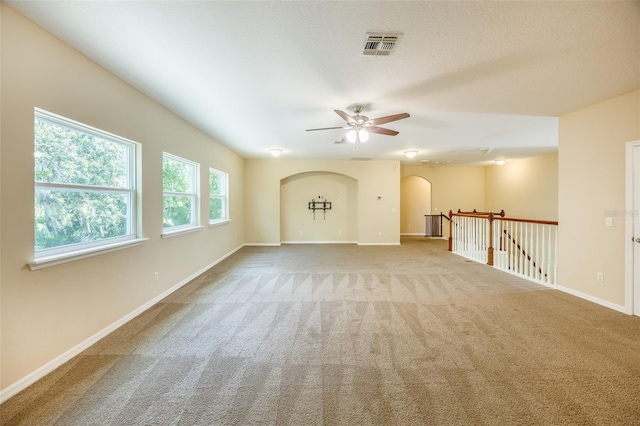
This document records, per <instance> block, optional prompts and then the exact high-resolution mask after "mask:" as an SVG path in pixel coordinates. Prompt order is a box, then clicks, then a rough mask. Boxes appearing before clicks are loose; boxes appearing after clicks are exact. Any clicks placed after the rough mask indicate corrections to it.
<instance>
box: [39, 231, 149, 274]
mask: <svg viewBox="0 0 640 426" xmlns="http://www.w3.org/2000/svg"><path fill="white" fill-rule="evenodd" d="M147 240H148V238H136V239H133V240H127V241H122V242H119V243H114V244H108V245H104V246H100V247H92V248H90V249H85V250H78V251H72V252H69V253H63V254H56V255H53V256H46V257H41V258H39V259H35V260H33V261H31V262H28V263H27V268H29V270H30V271H36V270H38V269H43V268H49V267H51V266H56V265H61V264H63V263H69V262H74V261H76V260H80V259H85V258H87V257H93V256H98V255H100V254H104V253H109V252H111V251H116V250H120V249H124V248H128V247H133V246H137V245H139V244H142V243H143V242H145V241H147Z"/></svg>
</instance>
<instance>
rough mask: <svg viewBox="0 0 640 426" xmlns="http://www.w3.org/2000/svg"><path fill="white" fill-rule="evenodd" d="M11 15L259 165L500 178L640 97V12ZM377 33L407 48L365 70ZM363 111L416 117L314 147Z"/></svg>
mask: <svg viewBox="0 0 640 426" xmlns="http://www.w3.org/2000/svg"><path fill="white" fill-rule="evenodd" d="M5 3H6V4H8V5H9V6H10V7H12V8H14V9H16V10H17V11H19V12H20V13H22V14H23V15H25V16H26V17H27V18H29V19H31V20H32V21H34V22H35V23H37V24H39V25H40V26H42V27H43V28H45V29H46V30H47V31H49V32H51V33H53V34H54V35H56V36H57V37H59V38H60V39H62V40H63V41H65V42H66V43H67V44H69V45H71V46H72V47H74V48H75V49H77V50H78V51H80V52H82V53H83V54H85V55H86V56H88V57H89V58H91V59H92V60H93V61H95V62H97V63H98V64H100V65H101V66H102V67H104V68H106V69H107V70H109V71H111V72H112V73H114V74H115V75H117V76H119V77H120V78H121V79H123V80H124V81H126V82H128V83H129V84H131V85H132V86H134V87H136V88H137V89H138V90H140V91H142V92H143V93H145V94H147V95H148V96H150V97H151V98H153V99H155V100H157V101H158V102H159V103H161V104H163V105H164V106H165V107H166V108H168V109H169V110H171V111H173V112H174V113H175V114H177V115H179V116H181V117H183V118H184V119H185V120H186V121H188V122H190V123H191V124H193V125H194V126H196V127H198V128H199V129H201V130H202V131H203V132H205V133H207V134H209V135H210V136H211V137H213V138H215V139H216V140H218V141H220V142H221V143H222V144H224V145H226V146H228V147H230V148H231V149H233V150H234V151H236V152H237V153H239V154H240V155H242V156H243V157H245V158H267V157H269V156H270V154H269V149H270V148H280V149H282V150H283V153H282V156H281V158H316V159H354V158H356V159H368V158H373V159H394V160H401V161H402V162H403V164H420V163H421V162H422V163H423V164H425V163H426V162H427V161H429V163H426V164H442V165H452V166H453V165H482V164H493V161H494V160H496V159H514V158H522V157H527V156H532V155H538V154H542V153H546V152H551V151H555V150H557V146H558V117H559V116H561V115H564V114H567V113H569V112H572V111H575V110H577V109H580V108H583V107H586V106H589V105H592V104H595V103H597V102H600V101H603V100H605V99H609V98H611V97H614V96H617V95H621V94H624V93H628V92H630V91H633V90H635V89H638V88H640V1H617V2H608V1H606V2H604V1H602V2H601V1H595V2H594V1H591V2H582V1H568V2H546V1H531V2H520V1H503V2H495V1H473V2H461V1H419V2H410V1H389V2H385V1H374V2H366V1H336V2H329V1H291V2H289V1H177V0H174V1H126V0H125V1H18V2H15V1H5ZM368 32H400V33H402V37H401V38H400V41H399V43H398V44H397V47H396V50H395V52H394V53H393V54H392V55H390V56H384V57H383V56H365V55H362V48H363V44H364V41H365V38H366V35H367V33H368ZM355 104H363V105H365V107H366V108H365V111H364V114H365V115H367V116H368V117H371V118H375V117H379V116H385V115H391V114H396V113H401V112H407V113H409V114H410V115H411V117H410V118H406V119H404V120H401V121H396V122H393V123H388V124H385V125H383V126H382V127H386V128H389V129H393V130H396V131H399V132H400V133H399V135H397V136H385V135H377V134H373V135H372V136H371V139H370V140H369V141H368V142H367V143H365V144H361V145H360V146H359V148H358V150H357V151H356V150H355V149H354V148H355V146H354V145H353V144H336V143H335V142H336V141H338V140H340V139H342V137H343V135H344V133H345V130H342V129H338V130H325V131H316V132H306V131H305V129H309V128H318V127H334V126H342V125H343V124H344V121H343V120H342V119H341V118H340V117H339V116H338V115H337V114H336V113H335V112H333V110H336V109H337V110H342V111H346V112H348V113H350V114H353V112H352V110H351V109H350V108H352V107H353V105H355ZM484 148H487V149H489V150H490V152H488V153H483V152H482V151H481V149H484ZM407 150H417V151H419V152H418V155H417V156H416V157H415V158H414V159H411V160H409V159H407V158H406V157H404V155H403V152H404V151H407ZM484 151H487V150H486V149H485V150H484Z"/></svg>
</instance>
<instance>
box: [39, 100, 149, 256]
mask: <svg viewBox="0 0 640 426" xmlns="http://www.w3.org/2000/svg"><path fill="white" fill-rule="evenodd" d="M34 145H35V149H34V157H35V161H34V164H35V221H34V225H35V229H34V230H35V241H34V242H35V258H36V260H37V259H42V258H45V257H48V256H53V255H63V254H69V253H74V252H78V251H80V250H85V249H90V248H96V247H102V246H107V245H111V244H114V243H120V242H123V241H127V240H133V239H135V237H136V202H137V201H136V182H137V177H136V168H135V165H136V149H137V147H138V144H136V143H135V142H131V141H128V140H126V139H123V138H120V137H118V136H115V135H112V134H109V133H106V132H103V131H101V130H97V129H94V128H91V127H89V126H86V125H84V124H81V123H77V122H75V121H72V120H69V119H66V118H63V117H60V116H57V115H55V114H52V113H49V112H46V111H43V110H39V109H36V110H35V114H34Z"/></svg>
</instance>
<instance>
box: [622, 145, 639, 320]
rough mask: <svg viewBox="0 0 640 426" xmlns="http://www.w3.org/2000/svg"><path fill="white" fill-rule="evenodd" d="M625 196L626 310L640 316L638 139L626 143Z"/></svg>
mask: <svg viewBox="0 0 640 426" xmlns="http://www.w3.org/2000/svg"><path fill="white" fill-rule="evenodd" d="M626 198H627V202H626V211H625V213H626V214H625V216H626V224H625V226H626V229H627V231H626V236H627V250H626V252H627V253H626V262H625V263H626V266H625V269H626V276H627V286H626V293H627V301H628V303H631V305H632V306H631V307H630V309H628V312H629V313H630V314H633V315H637V316H640V141H634V142H629V143H628V144H627V182H626Z"/></svg>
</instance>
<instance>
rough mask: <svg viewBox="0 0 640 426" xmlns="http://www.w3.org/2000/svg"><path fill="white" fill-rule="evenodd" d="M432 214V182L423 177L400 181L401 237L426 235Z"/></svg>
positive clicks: (407, 177)
mask: <svg viewBox="0 0 640 426" xmlns="http://www.w3.org/2000/svg"><path fill="white" fill-rule="evenodd" d="M426 214H431V182H429V181H428V180H426V179H425V178H423V177H421V176H404V177H403V178H402V179H400V235H424V231H425V218H424V215H426Z"/></svg>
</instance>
